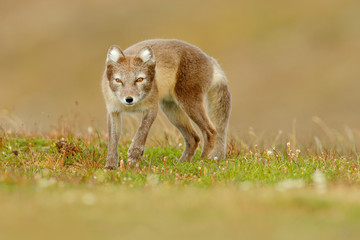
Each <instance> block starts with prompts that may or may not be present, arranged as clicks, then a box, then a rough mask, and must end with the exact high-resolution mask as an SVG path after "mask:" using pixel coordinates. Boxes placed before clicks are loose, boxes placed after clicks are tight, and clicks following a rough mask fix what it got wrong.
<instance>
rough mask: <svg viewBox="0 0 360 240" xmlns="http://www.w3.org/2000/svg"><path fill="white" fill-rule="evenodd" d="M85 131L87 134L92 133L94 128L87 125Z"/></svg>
mask: <svg viewBox="0 0 360 240" xmlns="http://www.w3.org/2000/svg"><path fill="white" fill-rule="evenodd" d="M87 131H88V133H89V134H92V133H93V132H94V129H93V128H92V127H90V126H89V127H88V129H87Z"/></svg>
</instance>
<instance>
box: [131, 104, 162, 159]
mask: <svg viewBox="0 0 360 240" xmlns="http://www.w3.org/2000/svg"><path fill="white" fill-rule="evenodd" d="M156 115H157V108H153V109H149V110H146V111H145V112H144V113H143V117H142V120H141V124H140V127H139V129H138V130H137V132H136V134H135V136H134V138H133V140H132V142H131V145H130V148H129V151H128V163H129V164H130V165H133V164H135V163H137V162H138V161H140V159H141V157H142V155H143V154H144V146H145V142H146V138H147V136H148V134H149V131H150V128H151V125H152V124H153V122H154V120H155V118H156Z"/></svg>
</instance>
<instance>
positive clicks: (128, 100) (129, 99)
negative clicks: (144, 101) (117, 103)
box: [125, 97, 134, 103]
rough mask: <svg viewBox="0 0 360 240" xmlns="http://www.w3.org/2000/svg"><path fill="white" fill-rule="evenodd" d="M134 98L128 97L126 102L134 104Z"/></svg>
mask: <svg viewBox="0 0 360 240" xmlns="http://www.w3.org/2000/svg"><path fill="white" fill-rule="evenodd" d="M133 100H134V99H133V98H132V97H126V98H125V101H126V102H127V103H132V102H133Z"/></svg>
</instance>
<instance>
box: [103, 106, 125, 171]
mask: <svg viewBox="0 0 360 240" xmlns="http://www.w3.org/2000/svg"><path fill="white" fill-rule="evenodd" d="M107 121H108V135H109V144H108V153H107V157H106V164H105V168H106V169H117V168H118V167H119V153H118V145H119V139H120V134H121V114H120V113H119V112H112V113H109V114H108V120H107Z"/></svg>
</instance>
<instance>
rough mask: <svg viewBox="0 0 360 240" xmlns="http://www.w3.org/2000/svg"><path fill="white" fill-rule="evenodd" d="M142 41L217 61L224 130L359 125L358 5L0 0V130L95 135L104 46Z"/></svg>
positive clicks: (100, 124)
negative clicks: (67, 128) (168, 42)
mask: <svg viewBox="0 0 360 240" xmlns="http://www.w3.org/2000/svg"><path fill="white" fill-rule="evenodd" d="M150 38H177V39H181V40H184V41H187V42H189V43H192V44H194V45H197V46H199V47H200V48H201V49H203V50H204V51H205V52H206V53H208V54H209V55H210V56H213V57H215V58H216V59H217V60H218V61H219V63H220V64H221V66H222V67H223V69H224V71H225V73H226V74H227V76H228V79H229V85H230V90H231V92H232V96H233V105H232V116H231V122H230V129H231V131H232V133H234V134H242V133H244V132H247V131H248V129H249V128H250V129H254V131H257V132H262V133H264V134H273V133H274V134H276V132H277V131H279V130H282V131H283V132H285V133H286V132H292V131H294V128H296V130H297V134H298V135H304V136H306V135H308V134H310V133H311V132H312V131H314V129H315V130H316V128H317V127H318V126H317V124H314V121H315V122H319V121H320V120H319V119H321V120H322V121H323V122H325V123H326V124H327V125H328V126H330V127H331V128H337V129H343V128H344V126H348V127H349V128H352V129H358V128H360V108H359V102H360V94H359V89H360V1H358V0H353V1H351V0H349V1H348V0H303V1H289V0H273V1H265V0H243V1H240V0H223V1H215V0H208V1H198V0H191V1H190V0H182V1H168V0H154V1H146V0H132V1H130V0H106V1H104V0H86V1H85V0H78V1H73V0H71V1H70V0H61V1H60V0H54V1H48V0H32V1H27V0H19V1H1V3H0V119H1V121H2V124H4V125H3V126H5V125H6V127H13V128H24V129H27V130H29V131H37V132H39V131H40V132H43V131H48V130H49V129H53V128H56V127H58V126H59V125H61V124H64V122H65V123H66V122H69V123H70V124H73V126H74V127H76V128H78V129H85V130H86V129H88V127H89V126H91V127H93V128H96V129H99V130H101V131H104V130H105V129H106V128H105V126H106V124H105V123H106V111H105V104H104V100H103V97H102V93H101V89H100V80H101V75H102V72H103V70H104V62H105V57H106V56H105V55H106V52H107V49H108V47H109V46H110V45H111V44H118V45H119V46H121V47H122V48H123V49H125V48H126V47H128V46H130V45H132V44H134V43H136V42H138V41H142V40H145V39H150ZM314 117H315V118H314ZM164 122H166V121H163V120H161V118H160V119H159V120H157V122H156V124H155V129H156V128H159V126H161V125H162V124H163V123H164ZM251 131H252V130H251Z"/></svg>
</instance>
